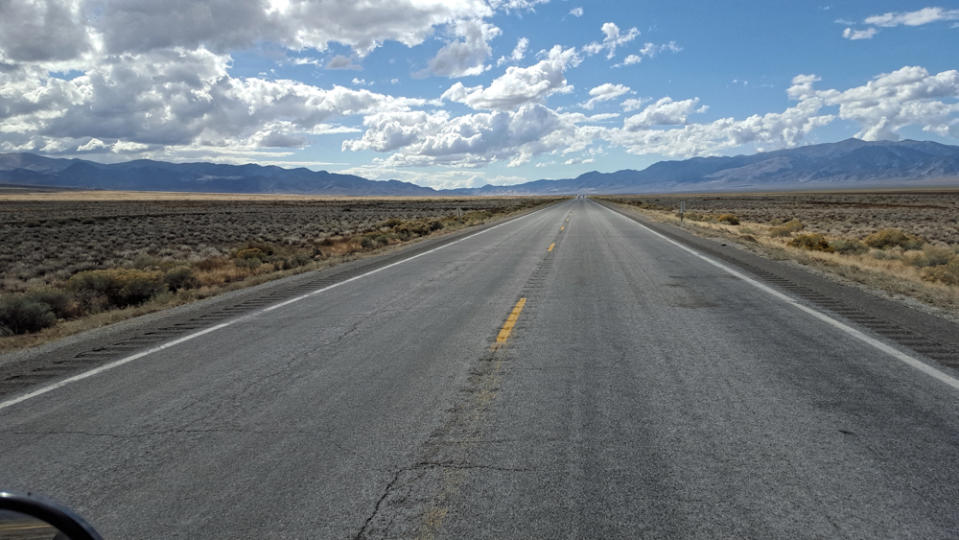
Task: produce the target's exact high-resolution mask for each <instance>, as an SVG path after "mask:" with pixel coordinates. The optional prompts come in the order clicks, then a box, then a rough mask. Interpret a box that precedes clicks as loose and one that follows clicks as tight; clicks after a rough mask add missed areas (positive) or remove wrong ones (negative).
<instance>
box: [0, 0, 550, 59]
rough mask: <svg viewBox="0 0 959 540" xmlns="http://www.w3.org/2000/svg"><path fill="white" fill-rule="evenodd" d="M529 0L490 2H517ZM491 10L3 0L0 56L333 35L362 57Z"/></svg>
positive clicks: (478, 2) (321, 43) (318, 40)
mask: <svg viewBox="0 0 959 540" xmlns="http://www.w3.org/2000/svg"><path fill="white" fill-rule="evenodd" d="M535 3H537V2H531V1H519V0H512V1H509V2H493V3H492V4H493V6H494V7H496V8H501V9H519V8H521V7H524V6H525V7H526V8H529V7H531V6H532V5H533V4H535ZM492 15H493V9H492V8H491V4H488V3H487V2H485V1H484V0H392V1H390V2H355V1H352V0H321V1H314V0H285V1H283V2H267V1H252V2H235V1H233V0H206V1H203V2H197V1H194V0H168V1H165V2H155V1H153V0H62V1H56V0H7V1H3V2H0V21H3V22H2V23H0V59H2V58H6V59H7V60H12V61H16V62H38V61H63V60H72V59H78V58H80V57H81V56H82V55H83V54H84V53H86V52H90V51H96V52H98V53H103V54H115V55H118V54H125V53H144V52H148V51H153V50H158V49H170V48H176V47H183V48H187V49H198V48H205V49H208V50H210V51H213V52H226V51H229V50H233V49H242V48H249V47H253V46H255V45H256V44H258V43H264V42H269V43H274V44H277V45H280V46H281V47H285V48H289V49H294V50H302V49H316V50H319V51H323V50H326V49H327V48H328V46H329V44H330V43H333V42H335V43H340V44H343V45H346V46H349V47H351V48H353V50H354V51H355V52H356V53H357V54H358V55H359V56H361V57H362V56H365V55H366V54H368V53H369V52H370V51H372V50H373V49H375V48H376V47H378V46H380V45H381V44H383V43H384V42H386V41H396V42H399V43H402V44H404V45H407V46H410V47H412V46H415V45H418V44H420V43H422V42H423V41H424V40H425V39H427V38H428V37H430V36H431V35H432V34H433V31H434V29H435V28H437V27H440V26H444V25H451V26H455V25H456V24H458V23H459V22H462V21H468V20H475V19H483V18H487V17H490V16H492ZM9 21H16V23H15V24H11V23H10V22H9Z"/></svg>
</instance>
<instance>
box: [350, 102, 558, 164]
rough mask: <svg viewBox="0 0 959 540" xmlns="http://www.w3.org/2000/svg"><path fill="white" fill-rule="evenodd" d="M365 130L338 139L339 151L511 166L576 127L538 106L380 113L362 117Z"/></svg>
mask: <svg viewBox="0 0 959 540" xmlns="http://www.w3.org/2000/svg"><path fill="white" fill-rule="evenodd" d="M364 126H365V127H366V128H367V131H366V132H365V133H364V134H363V136H362V137H361V138H359V139H354V140H348V141H345V142H344V143H343V149H344V150H354V151H355V150H366V149H370V150H377V151H381V152H382V151H395V152H394V153H393V154H392V155H390V156H389V157H388V158H387V159H385V160H383V162H382V163H383V164H384V165H388V166H394V167H396V166H398V167H408V166H427V165H455V166H467V167H469V166H478V165H483V164H487V163H490V162H492V161H498V160H506V161H508V164H509V165H511V166H515V165H519V164H522V163H525V162H526V161H528V160H529V159H530V158H531V157H532V156H534V155H537V154H540V153H543V152H546V151H549V150H553V149H556V148H560V147H562V146H565V143H564V142H563V141H562V140H561V137H559V134H561V133H563V132H574V131H575V130H576V127H575V126H574V125H572V124H570V123H568V122H564V120H563V118H562V117H561V116H560V115H559V114H557V113H556V112H555V111H552V110H550V109H548V108H546V107H544V106H543V105H539V104H532V103H529V104H525V105H522V106H521V107H519V108H518V109H516V110H514V111H494V112H488V113H486V112H483V113H474V114H468V115H463V116H458V117H450V116H449V113H447V112H445V111H440V112H437V113H423V112H420V113H382V114H376V115H371V116H369V117H367V119H365V120H364Z"/></svg>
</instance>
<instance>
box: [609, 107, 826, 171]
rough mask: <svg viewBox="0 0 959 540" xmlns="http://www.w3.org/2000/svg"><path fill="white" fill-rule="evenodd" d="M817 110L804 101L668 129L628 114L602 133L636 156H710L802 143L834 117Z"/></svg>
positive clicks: (677, 119)
mask: <svg viewBox="0 0 959 540" xmlns="http://www.w3.org/2000/svg"><path fill="white" fill-rule="evenodd" d="M664 99H665V98H664ZM660 101H662V100H660ZM673 103H678V102H673ZM818 111H819V105H818V104H816V103H813V102H811V101H810V100H807V101H803V102H800V103H799V104H798V105H797V106H795V107H790V108H788V109H786V110H785V111H784V112H782V113H768V114H764V115H752V116H749V117H747V118H745V119H743V120H736V119H734V118H721V119H719V120H715V121H713V122H709V123H705V124H695V123H689V124H685V125H683V126H682V127H678V128H668V129H650V128H648V127H646V128H644V126H642V125H640V124H642V122H639V121H638V120H632V118H635V117H631V118H627V119H626V121H625V122H624V127H623V128H622V129H611V130H608V131H605V132H603V134H602V135H603V137H604V138H605V139H607V140H608V141H609V142H611V143H613V144H616V145H619V146H623V147H625V148H626V151H627V152H630V153H633V154H639V155H643V154H661V155H666V156H670V157H689V156H695V155H709V154H715V153H717V152H720V151H722V150H725V149H728V148H735V147H739V146H742V145H744V144H748V143H759V144H764V145H768V146H770V147H777V148H782V147H790V146H797V145H799V144H801V143H802V141H803V138H804V137H805V136H806V135H807V134H809V132H811V131H812V130H813V129H815V128H817V127H821V126H824V125H827V124H828V123H830V122H831V121H832V120H833V117H832V116H830V115H818V114H816V113H817V112H818ZM640 114H642V113H640ZM631 120H632V121H631ZM681 120H682V118H681V117H673V118H669V117H666V116H664V117H662V118H649V119H648V121H647V123H652V122H656V123H659V122H671V123H676V122H680V121H681Z"/></svg>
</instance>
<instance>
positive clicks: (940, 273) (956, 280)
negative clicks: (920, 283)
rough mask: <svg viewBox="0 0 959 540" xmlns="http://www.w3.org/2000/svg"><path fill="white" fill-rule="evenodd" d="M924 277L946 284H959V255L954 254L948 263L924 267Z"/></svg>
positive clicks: (927, 279)
mask: <svg viewBox="0 0 959 540" xmlns="http://www.w3.org/2000/svg"><path fill="white" fill-rule="evenodd" d="M922 279H924V280H926V281H939V282H942V283H945V284H946V285H959V255H956V256H953V257H952V259H950V260H949V262H947V263H946V264H941V265H938V266H930V267H927V268H924V269H923V270H922Z"/></svg>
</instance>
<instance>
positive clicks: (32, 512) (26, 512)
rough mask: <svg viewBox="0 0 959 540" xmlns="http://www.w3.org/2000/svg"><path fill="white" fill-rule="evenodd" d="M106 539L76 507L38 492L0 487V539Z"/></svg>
mask: <svg viewBox="0 0 959 540" xmlns="http://www.w3.org/2000/svg"><path fill="white" fill-rule="evenodd" d="M21 539H22V540H26V539H30V540H34V539H44V540H103V539H102V538H101V537H100V535H99V534H97V531H95V530H94V529H93V527H91V526H90V525H89V524H88V523H87V522H86V521H84V520H83V518H81V517H80V516H78V515H76V514H75V513H73V511H72V510H70V509H69V508H66V507H64V506H61V505H59V504H57V503H55V502H53V501H50V500H48V499H45V498H42V497H37V496H35V495H22V494H19V493H8V492H6V491H0V540H21Z"/></svg>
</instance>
